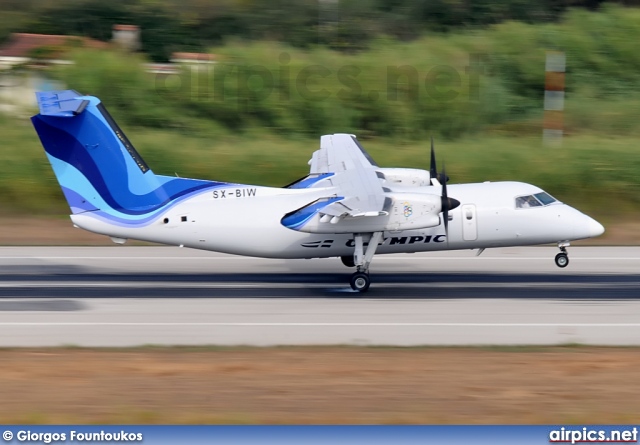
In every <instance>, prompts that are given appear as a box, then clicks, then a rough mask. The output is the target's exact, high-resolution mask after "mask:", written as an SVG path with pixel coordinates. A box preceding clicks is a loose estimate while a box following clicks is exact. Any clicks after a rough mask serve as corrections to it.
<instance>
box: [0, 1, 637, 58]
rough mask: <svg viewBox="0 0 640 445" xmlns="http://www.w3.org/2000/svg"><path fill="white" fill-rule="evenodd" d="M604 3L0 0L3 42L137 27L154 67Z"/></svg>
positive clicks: (540, 19) (551, 16)
mask: <svg viewBox="0 0 640 445" xmlns="http://www.w3.org/2000/svg"><path fill="white" fill-rule="evenodd" d="M602 3H605V2H604V0H539V1H535V2H532V1H528V0H499V1H497V0H466V1H460V0H340V1H338V0H273V1H269V2H266V1H261V0H215V1H211V0H111V1H108V2H107V1H103V0H3V1H2V2H0V11H2V12H3V13H2V15H0V42H1V41H2V39H3V38H6V37H7V36H8V34H9V32H12V31H13V32H32V33H40V34H69V35H82V36H87V37H93V38H95V39H99V40H109V39H110V38H111V29H112V26H113V25H114V24H121V23H125V24H136V25H138V26H140V28H141V29H142V50H143V52H144V53H146V54H148V55H149V57H150V58H151V59H152V60H154V61H158V62H162V61H167V60H168V59H169V56H170V54H171V53H172V52H173V51H186V50H205V49H207V48H209V47H210V46H212V45H218V44H220V43H221V42H223V41H225V40H226V39H229V38H243V39H250V40H271V41H279V42H282V43H286V44H288V45H291V46H294V47H298V48H306V47H309V46H314V45H323V46H327V47H330V48H333V49H339V50H343V51H355V50H361V49H364V48H367V47H368V46H369V45H370V43H371V42H372V41H373V40H375V39H376V38H377V37H380V36H391V37H394V38H397V39H399V40H405V41H406V40H412V39H415V38H418V37H420V36H422V35H423V34H424V33H425V32H451V31H458V30H462V29H464V30H468V29H474V28H481V27H485V26H487V25H493V24H497V23H502V22H505V21H520V22H524V23H549V22H556V21H558V20H560V19H561V18H562V14H563V13H564V12H565V11H566V10H567V9H569V8H582V9H587V10H597V9H598V8H599V7H600V6H601V4H602ZM607 3H615V2H607ZM617 3H622V4H625V5H633V4H634V3H635V4H640V1H639V0H625V1H622V0H621V1H619V2H617Z"/></svg>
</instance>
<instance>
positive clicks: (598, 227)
mask: <svg viewBox="0 0 640 445" xmlns="http://www.w3.org/2000/svg"><path fill="white" fill-rule="evenodd" d="M588 231H589V236H590V237H592V238H593V237H596V236H600V235H602V234H603V233H604V226H603V225H602V224H600V223H599V222H598V221H596V220H595V219H593V218H589V225H588Z"/></svg>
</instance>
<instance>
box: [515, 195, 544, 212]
mask: <svg viewBox="0 0 640 445" xmlns="http://www.w3.org/2000/svg"><path fill="white" fill-rule="evenodd" d="M540 206H542V204H540V201H538V200H537V199H536V198H534V196H533V195H529V196H519V197H517V198H516V209H526V208H529V207H540Z"/></svg>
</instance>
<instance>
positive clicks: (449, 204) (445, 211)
mask: <svg viewBox="0 0 640 445" xmlns="http://www.w3.org/2000/svg"><path fill="white" fill-rule="evenodd" d="M431 153H433V151H432V152H431ZM442 176H443V178H447V179H448V177H447V174H446V173H445V169H444V164H443V165H442ZM440 202H441V205H442V218H443V220H444V233H445V235H446V236H447V242H449V211H450V210H453V209H455V208H457V207H458V206H459V205H460V201H458V200H457V199H455V198H449V195H447V181H444V182H442V196H441V197H440Z"/></svg>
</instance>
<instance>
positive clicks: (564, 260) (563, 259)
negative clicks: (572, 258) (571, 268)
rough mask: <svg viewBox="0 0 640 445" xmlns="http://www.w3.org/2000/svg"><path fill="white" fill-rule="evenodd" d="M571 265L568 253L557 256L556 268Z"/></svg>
mask: <svg viewBox="0 0 640 445" xmlns="http://www.w3.org/2000/svg"><path fill="white" fill-rule="evenodd" d="M568 265H569V256H568V255H567V254H566V253H559V254H557V255H556V266H558V267H567V266H568Z"/></svg>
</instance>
